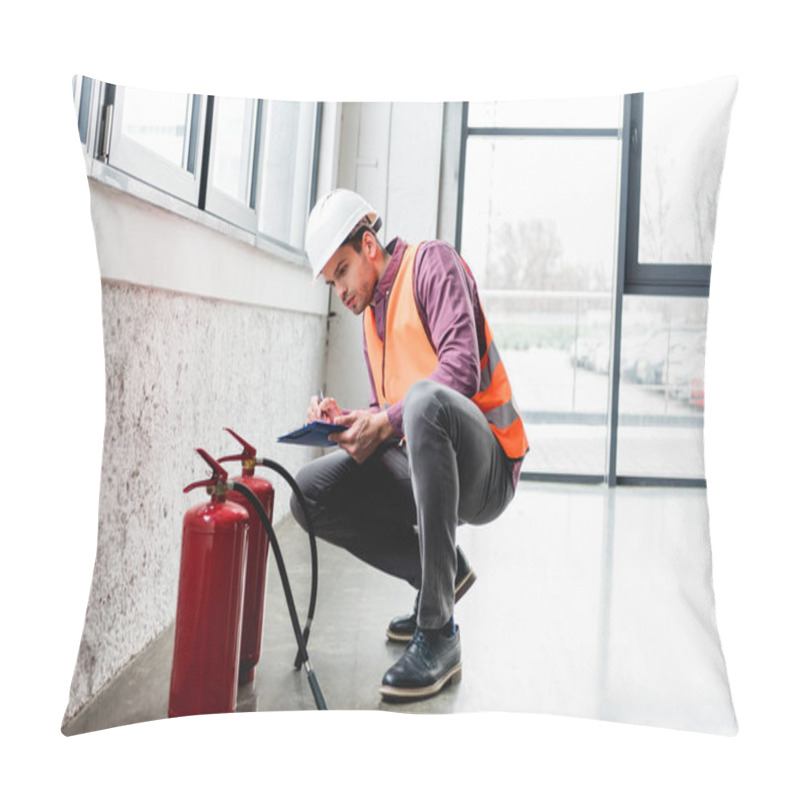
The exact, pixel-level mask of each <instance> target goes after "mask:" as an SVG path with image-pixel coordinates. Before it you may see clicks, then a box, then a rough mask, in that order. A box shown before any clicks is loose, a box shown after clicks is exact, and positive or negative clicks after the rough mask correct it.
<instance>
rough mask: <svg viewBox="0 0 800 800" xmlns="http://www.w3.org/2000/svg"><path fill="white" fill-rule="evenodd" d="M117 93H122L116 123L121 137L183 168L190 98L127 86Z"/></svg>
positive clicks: (189, 115) (189, 122) (190, 104)
mask: <svg viewBox="0 0 800 800" xmlns="http://www.w3.org/2000/svg"><path fill="white" fill-rule="evenodd" d="M117 91H118V92H119V91H122V92H124V97H123V100H124V102H123V103H122V105H121V108H122V120H121V123H120V126H121V132H122V135H123V136H127V137H128V138H130V139H133V140H134V141H135V142H137V143H138V144H140V145H142V146H143V147H146V148H147V149H148V150H151V151H152V152H153V153H156V154H157V155H159V156H161V157H162V158H165V159H166V160H167V161H169V162H171V163H173V164H177V165H178V166H179V167H185V165H186V162H185V156H184V154H185V152H186V146H187V145H188V136H189V130H190V124H191V112H192V96H191V95H188V94H166V93H164V92H150V91H146V90H144V89H130V88H127V87H126V88H125V89H122V88H119V89H118V90H117Z"/></svg>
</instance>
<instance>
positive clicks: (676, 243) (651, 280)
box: [625, 78, 736, 297]
mask: <svg viewBox="0 0 800 800" xmlns="http://www.w3.org/2000/svg"><path fill="white" fill-rule="evenodd" d="M735 87H736V81H735V80H734V79H732V78H722V79H719V80H716V81H710V82H707V83H704V84H700V85H698V86H691V87H687V88H682V89H673V90H668V91H661V92H648V93H647V94H644V95H643V94H635V95H631V98H630V111H631V115H630V125H631V141H630V148H631V160H630V167H631V169H630V178H629V187H628V198H627V202H628V220H627V242H626V259H625V291H626V293H628V294H651V295H652V294H660V295H684V296H696V297H707V296H708V288H709V282H710V278H711V251H712V247H713V243H714V231H715V228H716V208H717V197H718V194H719V186H720V178H721V175H722V164H723V159H724V153H725V144H726V141H727V137H728V121H729V119H730V111H731V104H732V102H733V98H734V93H735Z"/></svg>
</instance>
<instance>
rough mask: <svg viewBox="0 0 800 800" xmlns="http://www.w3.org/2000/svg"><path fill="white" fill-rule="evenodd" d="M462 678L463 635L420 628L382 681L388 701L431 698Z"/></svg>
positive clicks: (383, 691) (456, 627)
mask: <svg viewBox="0 0 800 800" xmlns="http://www.w3.org/2000/svg"><path fill="white" fill-rule="evenodd" d="M460 676H461V633H460V632H459V629H458V625H456V626H455V633H452V634H447V633H442V632H441V631H426V630H423V629H422V628H418V629H417V631H416V633H414V636H413V638H412V639H411V644H409V645H408V647H407V648H406V651H405V653H403V655H402V656H400V658H399V660H398V661H397V662H396V663H395V664H394V666H392V667H389V669H388V670H387V672H386V674H385V675H384V676H383V681H382V682H381V694H382V695H383V697H384V698H385V699H386V700H422V699H423V698H425V697H432V696H433V695H435V694H436V693H437V692H439V691H441V690H442V689H443V688H444V687H445V686H447V684H448V683H449V682H450V681H451V680H454V679H457V678H459V677H460Z"/></svg>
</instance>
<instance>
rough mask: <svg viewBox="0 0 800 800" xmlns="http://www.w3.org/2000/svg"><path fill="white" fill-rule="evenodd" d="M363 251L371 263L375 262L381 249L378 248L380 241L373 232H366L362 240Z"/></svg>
mask: <svg viewBox="0 0 800 800" xmlns="http://www.w3.org/2000/svg"><path fill="white" fill-rule="evenodd" d="M361 249H362V250H363V251H364V255H365V256H366V257H367V258H368V259H369V260H370V261H374V260H375V258H376V256H377V255H378V253H379V252H380V248H379V247H378V240H377V239H376V238H375V234H374V233H373V232H372V231H364V236H363V237H362V239H361Z"/></svg>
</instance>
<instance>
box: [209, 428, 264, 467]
mask: <svg viewBox="0 0 800 800" xmlns="http://www.w3.org/2000/svg"><path fill="white" fill-rule="evenodd" d="M222 430H224V431H227V432H228V433H229V434H230V435H231V436H233V438H234V439H236V441H237V442H239V444H240V445H242V448H243V449H242V452H241V453H239V455H233V456H223V457H222V458H219V459H217V461H219V462H222V461H250V460H252V459H254V458H255V457H256V448H255V447H253V445H251V444H250V443H249V442H246V441H245V440H244V439H242V437H241V436H239V434H238V433H236V432H235V431H233V430H231V429H230V428H223V429H222Z"/></svg>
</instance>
